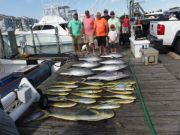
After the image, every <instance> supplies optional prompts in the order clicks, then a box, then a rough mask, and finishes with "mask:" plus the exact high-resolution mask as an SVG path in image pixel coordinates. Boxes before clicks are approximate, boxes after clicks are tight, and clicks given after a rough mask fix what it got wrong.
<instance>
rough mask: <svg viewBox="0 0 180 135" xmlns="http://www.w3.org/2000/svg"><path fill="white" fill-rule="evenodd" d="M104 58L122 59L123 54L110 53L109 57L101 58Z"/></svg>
mask: <svg viewBox="0 0 180 135" xmlns="http://www.w3.org/2000/svg"><path fill="white" fill-rule="evenodd" d="M101 57H102V58H122V57H123V55H122V54H117V53H110V54H108V55H104V56H101Z"/></svg>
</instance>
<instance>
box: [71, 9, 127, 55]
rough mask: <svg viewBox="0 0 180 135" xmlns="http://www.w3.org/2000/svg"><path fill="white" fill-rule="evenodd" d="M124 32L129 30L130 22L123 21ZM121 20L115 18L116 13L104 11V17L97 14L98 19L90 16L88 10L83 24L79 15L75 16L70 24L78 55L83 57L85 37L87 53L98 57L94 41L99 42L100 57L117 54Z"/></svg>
mask: <svg viewBox="0 0 180 135" xmlns="http://www.w3.org/2000/svg"><path fill="white" fill-rule="evenodd" d="M123 21H124V23H123V28H124V29H123V31H127V30H128V28H129V20H128V19H127V18H126V19H123ZM120 28H121V23H120V20H119V19H118V18H117V17H115V12H114V11H111V12H110V15H109V14H108V10H107V9H106V10H104V16H101V13H100V12H97V13H96V19H95V18H94V17H93V16H92V15H90V12H89V11H88V10H86V11H85V16H84V18H83V20H82V22H81V21H80V20H79V19H78V14H77V13H75V14H74V15H73V20H71V21H70V22H69V24H68V29H69V33H70V35H71V36H72V39H73V45H74V50H75V52H76V54H78V55H81V54H82V53H81V39H82V37H83V39H84V43H85V44H86V50H87V53H92V54H94V55H96V51H95V43H94V39H96V40H97V44H98V47H99V55H106V54H107V52H111V53H117V49H118V48H119V37H120Z"/></svg>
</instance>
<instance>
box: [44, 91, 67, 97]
mask: <svg viewBox="0 0 180 135" xmlns="http://www.w3.org/2000/svg"><path fill="white" fill-rule="evenodd" d="M45 94H46V95H50V96H67V95H69V93H67V92H46V93H45Z"/></svg>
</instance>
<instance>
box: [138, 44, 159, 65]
mask: <svg viewBox="0 0 180 135" xmlns="http://www.w3.org/2000/svg"><path fill="white" fill-rule="evenodd" d="M141 52H142V62H143V63H144V64H145V65H152V64H157V63H158V55H159V51H157V50H156V49H154V48H152V47H150V48H148V49H142V50H141Z"/></svg>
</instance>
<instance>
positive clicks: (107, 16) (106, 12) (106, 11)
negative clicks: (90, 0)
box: [102, 9, 111, 22]
mask: <svg viewBox="0 0 180 135" xmlns="http://www.w3.org/2000/svg"><path fill="white" fill-rule="evenodd" d="M102 18H104V19H106V21H107V22H108V20H109V19H110V18H111V17H110V16H109V14H108V10H107V9H104V16H102Z"/></svg>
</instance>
